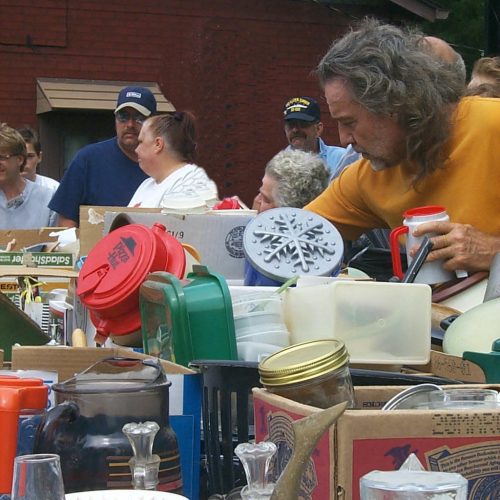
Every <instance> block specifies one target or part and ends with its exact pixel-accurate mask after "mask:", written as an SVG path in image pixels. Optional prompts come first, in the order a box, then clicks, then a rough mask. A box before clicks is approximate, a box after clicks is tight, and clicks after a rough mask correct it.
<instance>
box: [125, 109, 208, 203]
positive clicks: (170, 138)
mask: <svg viewBox="0 0 500 500" xmlns="http://www.w3.org/2000/svg"><path fill="white" fill-rule="evenodd" d="M195 150H196V142H195V124H194V117H193V115H192V114H191V113H189V112H187V111H176V112H175V113H170V114H166V115H157V116H153V117H151V118H148V119H147V120H146V121H145V122H144V125H143V127H142V129H141V132H140V134H139V145H138V146H137V148H136V153H137V156H138V158H139V166H140V167H141V169H142V170H143V171H144V172H145V173H146V174H148V175H149V176H150V177H149V179H146V180H145V181H144V182H143V183H142V184H141V185H140V186H139V187H138V189H137V191H136V192H135V194H134V195H133V196H132V199H131V200H130V203H129V207H147V208H155V207H170V206H172V203H170V201H171V200H172V199H175V198H176V199H177V200H181V199H184V200H186V199H191V200H193V199H197V200H199V199H201V200H203V201H205V200H209V199H210V200H214V201H215V200H217V186H216V185H215V183H214V182H213V181H212V180H211V179H210V178H209V177H208V176H207V174H206V172H205V170H204V169H203V168H201V167H198V166H197V165H195V164H194V163H193V161H194V156H195Z"/></svg>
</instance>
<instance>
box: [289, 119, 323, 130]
mask: <svg viewBox="0 0 500 500" xmlns="http://www.w3.org/2000/svg"><path fill="white" fill-rule="evenodd" d="M317 123H318V122H306V121H305V120H285V128H288V129H292V128H301V129H302V128H309V127H312V126H313V125H316V124H317Z"/></svg>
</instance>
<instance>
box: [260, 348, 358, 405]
mask: <svg viewBox="0 0 500 500" xmlns="http://www.w3.org/2000/svg"><path fill="white" fill-rule="evenodd" d="M259 373H260V381H261V383H262V385H263V386H264V387H265V388H266V389H267V390H268V391H269V392H272V393H273V394H278V395H280V396H283V397H285V398H288V399H292V400H293V401H297V402H298V403H302V404H306V405H311V406H316V407H318V408H329V407H330V406H333V405H336V404H338V403H342V402H344V401H348V402H349V406H350V407H354V390H353V387H352V381H351V374H350V372H349V354H348V352H347V349H346V347H345V344H344V343H343V342H342V341H341V340H337V339H324V340H313V341H310V342H302V343H300V344H295V345H292V346H290V347H287V348H285V349H282V350H281V351H278V352H276V353H274V354H272V355H271V356H268V357H267V358H265V359H264V360H263V361H261V363H260V364H259Z"/></svg>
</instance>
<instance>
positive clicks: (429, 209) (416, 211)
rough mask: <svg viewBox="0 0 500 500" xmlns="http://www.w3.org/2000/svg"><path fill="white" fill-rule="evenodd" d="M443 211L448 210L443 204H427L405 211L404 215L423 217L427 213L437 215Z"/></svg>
mask: <svg viewBox="0 0 500 500" xmlns="http://www.w3.org/2000/svg"><path fill="white" fill-rule="evenodd" d="M441 212H446V208H445V207H442V206H441V205H425V206H423V207H416V208H410V209H409V210H406V211H405V212H403V217H404V218H406V219H407V218H408V217H415V216H416V217H422V216H425V215H436V214H440V213H441Z"/></svg>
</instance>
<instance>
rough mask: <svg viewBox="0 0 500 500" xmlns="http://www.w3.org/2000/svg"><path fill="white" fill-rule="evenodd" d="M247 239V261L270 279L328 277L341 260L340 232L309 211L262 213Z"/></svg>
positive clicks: (284, 210)
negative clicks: (304, 275) (274, 274)
mask: <svg viewBox="0 0 500 500" xmlns="http://www.w3.org/2000/svg"><path fill="white" fill-rule="evenodd" d="M245 236H246V238H245V252H246V254H247V257H248V258H249V259H250V260H251V261H252V262H254V263H255V264H257V266H258V267H259V268H261V269H260V270H262V271H263V272H264V274H267V275H268V274H269V273H273V272H276V274H285V276H293V275H294V274H299V273H300V274H312V275H327V274H330V273H329V272H328V269H329V270H330V272H331V271H333V270H334V268H335V267H336V266H337V265H338V264H339V263H340V260H341V258H342V251H343V245H342V239H341V238H340V235H339V234H338V231H337V230H336V229H335V227H334V226H333V225H331V224H330V223H329V222H328V221H327V220H326V219H323V218H322V217H320V216H318V215H316V214H313V213H311V212H308V211H306V210H301V209H291V208H278V209H274V210H269V211H266V212H263V213H262V214H259V216H258V217H256V218H255V219H254V220H253V221H252V222H251V223H250V224H249V226H247V230H246V231H245ZM248 247H251V250H250V252H249V251H248V250H249V248H248ZM339 251H340V252H339ZM339 253H340V255H338V254H339ZM336 257H338V258H336Z"/></svg>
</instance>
